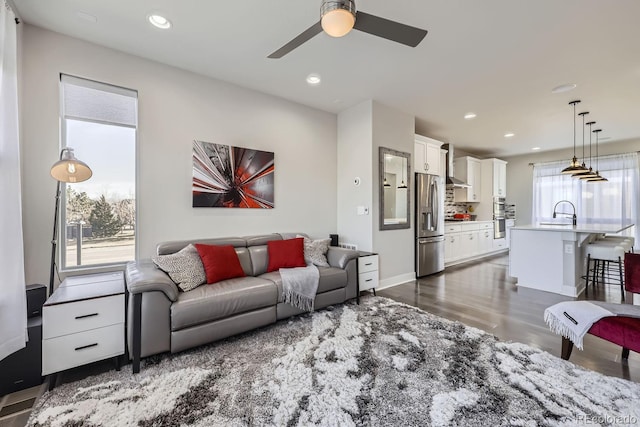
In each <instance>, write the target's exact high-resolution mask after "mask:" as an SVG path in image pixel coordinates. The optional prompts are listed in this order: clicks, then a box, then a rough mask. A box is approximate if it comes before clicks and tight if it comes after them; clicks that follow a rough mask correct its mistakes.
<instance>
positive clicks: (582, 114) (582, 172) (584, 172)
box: [571, 111, 591, 178]
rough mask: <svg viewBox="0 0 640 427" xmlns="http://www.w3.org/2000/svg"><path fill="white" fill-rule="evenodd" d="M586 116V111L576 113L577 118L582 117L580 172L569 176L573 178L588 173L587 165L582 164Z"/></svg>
mask: <svg viewBox="0 0 640 427" xmlns="http://www.w3.org/2000/svg"><path fill="white" fill-rule="evenodd" d="M587 114H589V112H588V111H583V112H581V113H578V115H579V116H582V165H580V170H579V171H576V172H574V173H572V174H571V176H573V177H574V178H578V177H581V176H582V175H584V174H586V173H588V172H589V169H587V165H585V164H584V159H585V155H584V116H586V115H587ZM589 166H591V165H589Z"/></svg>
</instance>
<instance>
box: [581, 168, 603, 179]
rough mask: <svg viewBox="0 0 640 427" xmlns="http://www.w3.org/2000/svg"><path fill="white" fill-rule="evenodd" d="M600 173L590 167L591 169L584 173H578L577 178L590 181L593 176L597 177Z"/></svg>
mask: <svg viewBox="0 0 640 427" xmlns="http://www.w3.org/2000/svg"><path fill="white" fill-rule="evenodd" d="M597 176H598V174H597V173H596V172H594V171H593V169H591V168H589V170H588V171H587V172H585V173H583V174H580V175H577V176H576V178H580V179H581V180H583V181H588V180H591V179H593V178H596V177H597Z"/></svg>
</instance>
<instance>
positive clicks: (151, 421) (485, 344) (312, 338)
mask: <svg viewBox="0 0 640 427" xmlns="http://www.w3.org/2000/svg"><path fill="white" fill-rule="evenodd" d="M558 342H559V341H558ZM639 398H640V385H639V384H636V383H633V382H630V381H626V380H622V379H618V378H611V377H607V376H604V375H601V374H598V373H595V372H591V371H588V370H585V369H582V368H580V367H577V366H576V365H574V364H572V363H571V362H567V361H563V360H561V359H560V358H558V357H555V356H553V355H551V354H549V353H546V352H544V351H540V350H537V349H534V348H532V347H529V346H527V345H524V344H517V343H505V342H500V341H499V340H497V339H496V338H495V337H493V336H492V335H489V334H487V333H485V332H483V331H480V330H478V329H475V328H471V327H468V326H465V325H463V324H461V323H457V322H451V321H448V320H446V319H442V318H439V317H437V316H434V315H431V314H429V313H426V312H424V311H421V310H419V309H416V308H414V307H410V306H407V305H404V304H401V303H398V302H394V301H392V300H389V299H386V298H380V297H364V298H362V299H361V302H360V305H356V304H355V303H347V304H344V305H337V306H335V307H330V308H328V309H324V310H320V311H317V312H314V313H312V314H305V315H301V316H298V317H294V318H291V319H288V320H284V321H281V322H278V323H276V324H275V325H272V326H269V327H265V328H262V329H259V330H256V331H253V332H250V333H246V334H243V335H240V336H237V337H233V338H230V339H227V340H223V341H220V342H217V343H213V344H211V345H207V346H203V347H199V348H197V349H194V350H191V351H187V352H183V353H180V354H176V355H164V356H161V357H152V358H147V359H145V360H144V361H143V366H142V370H141V372H140V373H139V374H136V375H133V374H132V373H131V370H130V366H127V367H125V369H123V370H122V371H120V372H116V371H111V372H107V373H104V374H101V375H98V376H94V377H90V378H87V379H85V380H82V381H78V382H75V383H69V384H63V385H61V386H59V387H57V388H56V389H54V390H53V391H52V392H47V393H45V394H44V396H43V397H42V398H41V399H40V400H39V402H38V403H37V404H36V408H34V411H33V413H32V415H31V418H30V420H29V424H28V425H31V426H244V425H273V426H296V425H302V426H306V425H326V426H350V425H366V426H369V425H372V426H502V425H509V426H538V425H539V426H564V425H585V424H590V425H598V424H600V425H613V424H616V423H618V424H619V423H631V424H635V423H637V422H638V419H640V405H638V404H637V402H638V399H639Z"/></svg>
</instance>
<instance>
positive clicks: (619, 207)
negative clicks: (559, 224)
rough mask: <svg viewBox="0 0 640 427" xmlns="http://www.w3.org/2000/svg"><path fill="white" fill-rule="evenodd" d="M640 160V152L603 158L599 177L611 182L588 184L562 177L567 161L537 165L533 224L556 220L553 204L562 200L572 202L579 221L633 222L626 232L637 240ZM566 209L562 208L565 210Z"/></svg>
mask: <svg viewBox="0 0 640 427" xmlns="http://www.w3.org/2000/svg"><path fill="white" fill-rule="evenodd" d="M638 161H639V160H638V153H625V154H616V155H610V156H602V157H600V158H599V162H598V163H599V165H598V166H599V170H600V175H602V176H604V177H605V178H607V179H608V181H606V182H586V181H583V180H580V179H578V178H573V177H571V176H570V175H562V174H561V173H560V171H562V169H563V168H564V167H566V165H567V163H568V161H564V160H563V161H557V162H548V163H536V164H534V165H533V205H532V206H533V208H532V218H531V219H532V222H533V223H536V222H549V221H553V218H552V213H553V207H554V205H555V204H556V203H557V202H558V201H560V200H569V201H570V202H572V203H573V204H574V205H575V207H576V214H577V216H578V221H579V222H586V223H590V222H596V223H611V224H618V223H621V222H622V223H624V222H632V223H635V224H636V226H635V227H632V228H631V229H629V230H626V233H627V234H631V235H634V236H635V237H636V240H638V232H637V230H638V213H639V212H640V197H639V193H640V173H639V170H640V167H639V163H638ZM567 206H568V205H567ZM567 206H562V210H563V211H564V210H565V208H567ZM624 233H625V232H623V234H624Z"/></svg>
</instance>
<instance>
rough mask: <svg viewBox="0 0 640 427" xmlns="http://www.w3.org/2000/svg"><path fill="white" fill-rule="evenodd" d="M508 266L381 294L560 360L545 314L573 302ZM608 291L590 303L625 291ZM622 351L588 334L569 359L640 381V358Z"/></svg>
mask: <svg viewBox="0 0 640 427" xmlns="http://www.w3.org/2000/svg"><path fill="white" fill-rule="evenodd" d="M508 264H509V258H508V255H497V256H493V257H489V258H485V259H483V260H480V261H473V262H469V263H465V264H460V265H458V266H454V267H449V268H447V269H446V270H445V271H444V272H442V273H438V274H436V275H433V276H427V277H424V278H420V279H419V280H417V281H414V282H410V283H405V284H402V285H398V286H394V287H392V288H387V289H384V290H381V291H379V292H378V295H380V296H384V297H387V298H392V299H394V300H397V301H400V302H403V303H406V304H410V305H413V306H415V307H419V308H421V309H423V310H425V311H428V312H430V313H433V314H436V315H438V316H442V317H445V318H447V319H450V320H457V321H460V322H462V323H464V324H466V325H470V326H474V327H476V328H479V329H482V330H485V331H487V332H489V333H491V334H493V335H495V336H496V337H498V338H500V339H501V340H504V341H515V342H521V343H525V344H529V345H531V346H533V347H536V348H539V349H542V350H545V351H548V352H550V353H551V354H554V355H556V356H558V357H560V342H561V338H560V337H559V336H558V335H556V334H554V333H552V332H551V331H550V330H549V327H548V326H547V325H546V324H545V323H544V318H543V316H544V315H543V313H544V310H545V308H547V307H549V306H550V305H553V304H555V303H558V302H561V301H570V300H573V298H570V297H565V296H562V295H556V294H552V293H548V292H542V291H536V290H533V289H527V288H519V287H517V286H516V285H515V282H516V281H515V279H514V278H512V277H510V276H509V268H508ZM606 288H607V289H599V290H598V292H596V293H594V292H590V293H589V296H590V299H597V300H600V301H608V302H616V303H619V302H620V301H621V296H620V287H619V286H607V287H606ZM630 297H631V296H630V295H628V298H630ZM580 299H584V296H581V297H580ZM621 351H622V349H621V347H619V346H617V345H615V344H611V343H609V342H607V341H604V340H602V339H600V338H597V337H594V336H592V335H587V336H586V337H585V339H584V351H580V350H578V349H577V348H574V350H573V353H572V355H571V358H570V360H571V361H572V362H573V363H575V364H577V365H580V366H583V367H585V368H587V369H591V370H594V371H597V372H601V373H603V374H606V375H611V376H616V377H620V378H625V379H630V380H632V381H636V382H638V381H640V355H638V354H636V353H633V352H632V353H631V355H630V356H629V361H628V362H623V361H621Z"/></svg>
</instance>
